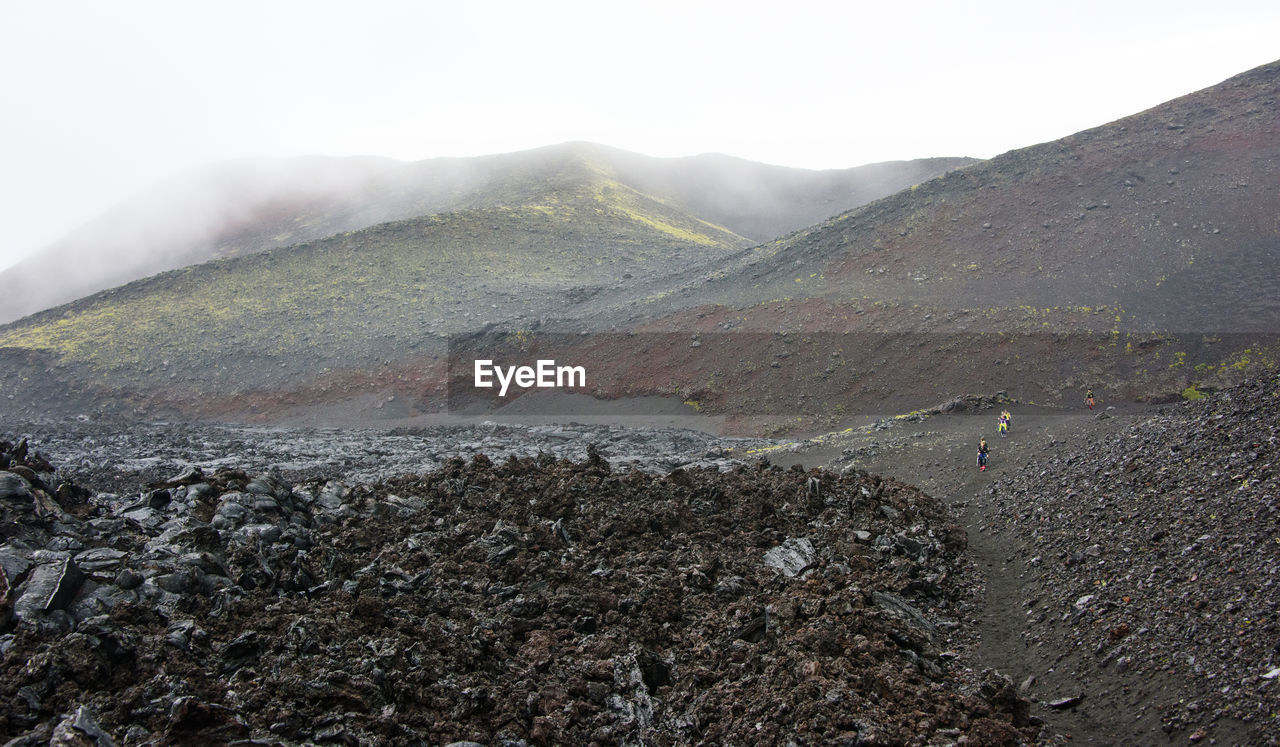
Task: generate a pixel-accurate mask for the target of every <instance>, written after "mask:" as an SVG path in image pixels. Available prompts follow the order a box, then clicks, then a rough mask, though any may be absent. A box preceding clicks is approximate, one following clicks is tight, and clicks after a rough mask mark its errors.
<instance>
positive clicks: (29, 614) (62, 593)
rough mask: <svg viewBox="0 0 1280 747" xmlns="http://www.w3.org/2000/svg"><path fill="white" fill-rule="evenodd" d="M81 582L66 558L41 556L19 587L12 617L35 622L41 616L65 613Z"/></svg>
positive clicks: (78, 572)
mask: <svg viewBox="0 0 1280 747" xmlns="http://www.w3.org/2000/svg"><path fill="white" fill-rule="evenodd" d="M83 582H84V575H83V574H81V573H80V569H79V568H77V567H76V564H75V563H74V562H73V561H72V560H71V558H70V557H65V556H64V557H62V558H56V557H41V558H37V559H36V563H35V566H34V567H33V568H32V569H31V571H30V573H29V574H28V575H27V579H26V581H24V582H23V583H22V586H21V587H20V588H19V596H18V598H17V601H15V602H14V605H13V612H14V616H15V617H17V618H18V619H19V620H25V621H35V620H36V619H37V618H38V617H39V616H40V615H41V614H43V613H47V612H52V611H54V610H65V609H66V608H67V606H68V605H69V604H70V603H71V600H72V599H74V598H75V595H76V592H78V591H79V590H80V585H81V583H83Z"/></svg>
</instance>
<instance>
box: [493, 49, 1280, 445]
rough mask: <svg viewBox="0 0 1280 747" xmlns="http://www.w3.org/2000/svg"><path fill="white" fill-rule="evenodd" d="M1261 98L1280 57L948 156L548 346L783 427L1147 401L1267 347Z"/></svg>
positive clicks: (1278, 88)
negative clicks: (967, 408)
mask: <svg viewBox="0 0 1280 747" xmlns="http://www.w3.org/2000/svg"><path fill="white" fill-rule="evenodd" d="M1278 96H1280V63H1276V64H1271V65H1266V66H1263V67H1260V68H1258V69H1256V70H1252V71H1249V72H1247V73H1244V74H1242V75H1239V76H1236V77H1234V78H1232V79H1230V80H1227V81H1225V82H1223V83H1221V84H1219V85H1217V86H1213V87H1211V88H1208V89H1205V90H1203V91H1199V92H1196V93H1193V94H1190V95H1188V96H1186V97H1183V98H1180V99H1177V100H1175V101H1171V102H1168V103H1167V104H1164V105H1162V106H1158V107H1155V108H1153V109H1151V110H1148V111H1146V112H1142V113H1139V114H1136V115H1133V116H1131V117H1127V118H1125V119H1122V120H1119V121H1117V122H1113V123H1111V124H1108V125H1104V126H1101V127H1098V128H1095V129H1092V130H1089V131H1086V132H1082V133H1079V134H1076V135H1072V136H1070V137H1067V138H1064V139H1062V140H1060V141H1055V142H1052V143H1045V144H1042V145H1037V146H1033V147H1031V148H1026V149H1023V150H1018V151H1013V152H1010V153H1007V154H1004V155H1002V156H999V157H997V158H994V159H992V160H991V161H988V162H983V163H980V164H975V165H972V166H969V167H966V168H963V169H959V170H954V171H951V172H948V173H947V174H945V175H943V176H941V177H938V178H935V179H932V180H929V181H926V182H923V183H921V184H919V185H918V186H916V187H913V188H911V189H907V190H904V191H902V192H900V193H897V194H894V195H891V196H889V197H886V198H883V199H881V200H878V201H875V202H873V203H870V204H868V205H866V206H863V207H861V208H857V209H855V210H852V211H850V212H847V213H845V214H842V215H840V216H837V217H835V218H832V219H830V220H827V221H824V222H822V223H821V224H818V225H816V226H813V227H811V228H808V229H805V230H802V231H799V232H797V233H795V234H793V235H790V236H787V237H784V238H782V239H779V240H777V241H774V242H770V243H767V244H764V245H760V246H757V247H754V248H751V249H747V250H744V251H741V252H738V253H736V254H734V255H732V256H731V257H729V258H726V259H725V260H724V261H723V262H720V263H718V264H717V265H716V266H715V267H714V268H713V269H712V270H711V271H709V272H707V273H705V274H702V275H699V276H690V277H688V279H687V280H686V281H685V282H683V283H681V284H680V285H679V286H676V287H672V288H667V289H664V290H662V291H661V292H660V293H655V294H654V296H653V300H652V302H651V303H642V304H635V305H633V306H632V307H630V308H628V309H627V310H626V311H628V312H629V315H628V316H627V317H625V320H624V321H623V322H621V324H623V325H625V326H626V327H628V328H630V329H632V330H637V331H641V332H647V333H650V334H651V335H652V340H653V341H654V342H653V344H651V345H647V346H645V350H646V351H647V352H646V353H645V354H641V355H636V354H634V353H632V352H630V351H627V352H619V351H618V346H617V345H616V344H610V343H609V342H608V341H600V342H598V343H594V342H591V341H584V342H579V343H575V342H574V340H573V338H571V337H570V338H564V339H561V340H558V341H557V342H558V344H559V346H560V352H559V354H558V357H559V358H564V359H568V360H575V361H583V362H585V363H584V365H588V370H591V371H593V372H594V376H595V381H596V383H597V384H598V386H599V388H600V389H601V390H602V391H605V392H620V393H630V394H640V393H658V392H671V391H678V392H680V394H681V396H682V398H684V399H687V400H689V401H691V402H696V403H697V405H698V407H699V408H701V409H702V410H704V411H711V412H720V413H736V414H741V415H761V416H769V418H771V419H772V420H773V421H775V422H781V423H787V422H789V423H790V425H788V426H787V427H789V428H794V427H797V426H796V424H797V423H800V424H801V425H800V427H805V424H810V425H825V426H834V425H836V424H837V423H839V422H841V421H842V419H843V418H846V417H849V416H852V415H854V414H859V413H861V414H871V415H876V416H885V415H892V414H894V413H901V412H907V411H911V410H914V409H918V408H920V407H922V406H929V405H934V404H937V403H940V402H944V401H947V400H948V399H951V398H953V397H955V396H956V395H958V394H963V393H985V394H992V393H994V392H996V391H1001V390H1003V391H1008V392H1009V393H1010V394H1011V396H1013V397H1015V398H1018V399H1022V400H1024V401H1028V400H1030V401H1036V402H1040V403H1050V404H1074V403H1076V402H1079V401H1081V400H1083V398H1084V393H1085V391H1086V390H1088V389H1090V388H1094V389H1096V390H1097V393H1098V394H1099V396H1101V397H1102V398H1103V400H1104V401H1111V400H1114V399H1117V398H1119V399H1144V400H1149V399H1167V398H1171V397H1177V396H1178V395H1179V393H1181V392H1182V391H1183V390H1184V389H1187V388H1188V387H1189V386H1191V385H1193V384H1197V383H1206V382H1207V383H1210V384H1217V383H1221V382H1224V381H1227V382H1229V381H1231V380H1233V379H1235V378H1238V377H1240V376H1242V375H1245V374H1246V373H1247V372H1249V371H1251V370H1255V369H1258V368H1274V367H1276V366H1277V362H1278V361H1280V271H1278V270H1280V193H1278V191H1277V185H1280V117H1278V116H1277V114H1280V112H1278V111H1277V106H1276V101H1277V100H1280V99H1278ZM606 311H607V310H605V309H603V308H600V309H597V318H609V317H608V315H607V313H606ZM612 323H613V324H619V322H618V321H613V322H612ZM659 341H660V342H659ZM691 341H693V342H696V343H697V344H696V345H694V344H693V342H691ZM497 344H498V343H495V345H497ZM486 355H487V352H486ZM1190 391H1191V392H1192V393H1194V391H1195V390H1194V389H1192V390H1190ZM1191 396H1193V394H1192V395H1191ZM795 415H800V416H802V420H801V421H797V420H796V419H795V417H790V420H789V421H788V416H795ZM752 427H756V426H752Z"/></svg>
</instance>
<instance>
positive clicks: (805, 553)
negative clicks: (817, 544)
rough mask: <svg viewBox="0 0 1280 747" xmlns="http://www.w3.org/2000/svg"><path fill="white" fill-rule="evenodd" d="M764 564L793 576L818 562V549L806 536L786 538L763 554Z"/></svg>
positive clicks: (788, 576) (790, 576)
mask: <svg viewBox="0 0 1280 747" xmlns="http://www.w3.org/2000/svg"><path fill="white" fill-rule="evenodd" d="M764 564H765V565H767V566H769V567H770V568H775V569H777V570H779V571H781V572H782V575H784V576H786V577H787V578H795V577H796V576H799V575H801V574H803V573H804V572H805V571H807V570H809V569H810V568H813V567H814V566H816V565H817V564H818V551H817V550H816V549H814V547H813V543H812V542H810V541H809V540H808V539H807V538H804V537H801V538H794V537H792V538H788V539H786V540H785V541H784V542H783V543H782V544H781V545H779V546H778V547H775V548H773V549H771V550H769V551H768V552H766V553H765V554H764Z"/></svg>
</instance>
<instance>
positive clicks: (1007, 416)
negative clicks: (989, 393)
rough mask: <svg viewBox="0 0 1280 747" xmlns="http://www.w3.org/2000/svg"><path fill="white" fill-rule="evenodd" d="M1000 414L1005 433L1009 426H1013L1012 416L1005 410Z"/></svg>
mask: <svg viewBox="0 0 1280 747" xmlns="http://www.w3.org/2000/svg"><path fill="white" fill-rule="evenodd" d="M1000 414H1001V415H1003V416H1004V429H1005V430H1006V431H1007V430H1009V426H1010V425H1012V424H1013V415H1012V414H1011V413H1010V412H1009V411H1008V410H1005V411H1004V412H1002V413H1000Z"/></svg>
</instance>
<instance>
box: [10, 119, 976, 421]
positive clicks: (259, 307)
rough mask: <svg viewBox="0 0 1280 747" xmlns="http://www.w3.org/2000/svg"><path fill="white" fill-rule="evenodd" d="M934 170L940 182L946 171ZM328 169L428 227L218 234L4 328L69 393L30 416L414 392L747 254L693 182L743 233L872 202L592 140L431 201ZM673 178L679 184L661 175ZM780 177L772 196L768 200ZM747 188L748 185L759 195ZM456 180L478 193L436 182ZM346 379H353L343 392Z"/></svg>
mask: <svg viewBox="0 0 1280 747" xmlns="http://www.w3.org/2000/svg"><path fill="white" fill-rule="evenodd" d="M930 163H931V164H932V166H931V167H930V168H936V169H941V168H944V167H945V166H947V165H949V164H952V163H954V161H948V160H945V159H939V160H934V161H931V162H930ZM328 165H329V166H333V167H334V173H335V174H336V176H334V177H333V178H332V179H330V180H329V183H330V184H338V185H349V184H350V183H351V182H352V180H353V179H355V178H356V176H353V174H355V175H358V176H359V175H362V176H360V178H364V179H366V184H373V183H377V184H380V185H382V186H381V187H379V189H378V190H374V189H373V188H371V187H370V188H367V189H365V190H364V191H363V192H362V194H379V195H383V197H381V198H379V199H377V200H374V201H373V202H374V203H375V204H376V205H377V207H378V209H379V210H381V211H383V216H382V217H385V216H386V215H387V214H394V213H396V212H409V213H418V214H416V215H414V216H413V217H409V218H403V219H399V220H392V221H386V222H381V223H376V224H375V225H372V226H370V227H366V228H363V229H359V230H355V231H347V232H337V233H332V234H331V235H327V236H326V237H324V238H320V239H316V240H313V241H307V242H303V243H298V244H292V245H289V246H285V247H276V248H268V249H266V250H257V251H253V252H250V251H248V250H242V249H241V248H240V247H241V244H235V243H233V242H232V241H231V240H230V239H229V238H227V236H228V234H224V235H223V239H225V240H224V241H223V242H222V243H221V244H218V246H219V247H220V249H219V251H220V252H222V253H224V254H227V255H229V256H227V257H224V258H220V259H216V260H211V261H208V262H204V263H202V264H198V265H190V266H186V267H184V268H181V269H175V270H171V271H168V272H165V273H161V274H159V275H155V276H152V277H150V278H146V279H143V280H138V281H134V282H132V283H129V284H127V285H125V286H122V287H119V288H115V289H113V290H109V291H103V292H99V293H98V294H95V295H93V296H90V297H87V298H84V299H80V300H78V301H75V302H72V303H70V304H66V305H64V306H61V307H57V308H54V309H50V310H47V311H44V312H40V313H37V314H34V315H32V316H29V317H27V318H25V319H23V320H21V321H19V322H16V323H13V324H10V325H8V326H7V327H5V328H3V331H2V332H0V347H3V348H7V349H8V355H9V357H10V359H11V360H13V361H18V362H19V367H18V370H20V371H26V370H27V369H28V368H29V367H31V366H34V367H36V368H45V369H47V371H48V372H51V373H50V375H52V376H54V377H58V376H66V377H68V378H67V382H66V384H65V386H60V387H55V388H54V389H53V390H49V391H44V390H38V391H35V392H34V393H33V394H31V401H26V402H25V403H24V404H23V406H24V407H30V408H35V409H37V410H38V409H40V408H41V407H43V406H44V405H45V404H48V403H50V401H51V400H58V401H60V402H63V403H64V404H67V406H68V407H72V408H73V409H81V408H82V406H83V405H85V404H86V401H82V400H81V399H80V398H78V397H73V396H72V393H73V392H83V391H84V390H85V388H86V387H85V382H93V383H92V390H93V391H94V392H97V393H98V395H99V396H100V397H106V398H109V399H111V400H112V402H113V406H121V405H122V404H124V403H128V402H133V401H135V400H137V399H139V398H142V399H145V400H146V401H147V402H149V403H151V404H152V405H155V404H157V403H160V404H165V405H171V406H173V407H177V408H179V409H182V410H184V411H188V412H189V411H191V409H192V408H193V407H203V406H204V405H198V404H196V403H197V402H210V403H214V404H210V405H209V407H210V408H214V409H216V408H217V406H218V405H217V404H216V402H217V398H218V397H221V398H224V399H225V400H228V401H239V400H241V399H243V398H244V397H245V396H246V395H247V394H248V393H252V392H291V391H296V390H298V389H300V388H303V387H313V388H317V389H318V390H319V391H320V392H321V394H320V395H317V396H320V397H322V398H323V397H328V396H332V395H331V394H330V393H331V392H333V391H340V392H347V391H350V390H352V389H353V388H354V389H355V390H363V389H365V388H368V387H375V388H381V387H385V386H398V387H411V386H419V385H420V382H422V381H423V380H424V379H425V378H429V374H427V373H424V372H423V371H422V370H420V369H421V368H422V366H425V365H429V361H431V360H434V359H435V358H436V357H438V356H439V355H440V353H441V351H442V350H443V349H444V346H445V342H446V339H447V336H449V335H454V334H459V333H466V332H470V331H473V330H475V329H478V328H481V327H484V326H486V325H491V324H496V323H499V322H501V323H503V324H505V325H523V326H527V327H530V328H532V327H536V326H538V324H540V323H541V320H544V319H549V318H552V317H555V316H559V315H562V314H563V313H564V312H565V311H566V310H572V309H575V308H578V307H580V306H583V305H584V304H586V303H587V302H589V301H591V300H592V299H595V300H596V302H597V303H599V302H601V301H607V302H608V303H611V304H631V303H632V302H641V301H643V298H644V297H645V296H646V295H651V296H653V297H655V298H661V297H662V289H664V288H666V287H669V286H670V285H671V284H672V283H674V282H677V281H676V280H675V279H678V278H682V277H684V276H695V275H698V274H699V273H700V272H701V271H702V270H704V269H707V268H710V267H714V266H716V265H718V264H719V263H721V262H723V261H725V260H727V259H728V258H730V257H731V256H732V255H733V254H735V253H736V252H738V251H741V250H742V249H743V248H745V247H749V246H751V245H752V244H753V243H754V242H753V241H752V240H750V239H748V238H746V237H744V236H742V235H740V234H738V233H737V232H736V231H735V230H734V228H732V227H726V226H724V225H718V224H716V223H714V222H712V221H710V220H708V219H705V218H704V217H702V216H700V215H699V214H698V212H696V209H697V208H696V206H695V207H689V206H687V205H684V204H682V203H681V202H680V201H679V200H678V199H677V197H678V195H676V194H675V193H677V192H680V190H682V189H683V190H685V192H686V193H688V194H689V195H690V196H691V197H696V196H697V194H698V191H697V190H690V188H689V186H688V185H689V184H691V183H692V184H698V185H708V186H707V188H708V189H710V186H709V185H717V184H718V185H720V186H722V187H723V189H722V190H721V192H722V193H723V194H730V193H734V194H739V195H742V198H741V200H742V201H741V202H740V203H739V204H736V205H730V204H728V202H726V200H725V198H724V197H723V195H721V196H719V197H714V198H700V199H703V202H704V203H706V204H712V203H715V204H717V205H719V207H718V208H715V209H709V210H708V212H709V213H711V214H713V215H715V216H716V217H717V218H719V219H721V220H724V221H726V222H727V223H729V224H731V226H733V227H736V228H739V229H741V230H746V231H750V230H760V229H761V227H762V226H773V227H774V228H773V229H770V230H777V228H776V227H778V226H785V225H790V224H794V223H795V222H797V221H798V220H805V219H806V218H803V215H804V214H805V211H809V212H812V211H813V210H814V209H815V208H814V207H813V206H812V205H810V204H809V203H810V202H812V201H814V199H816V198H814V197H812V195H814V194H823V195H826V196H827V198H829V199H832V200H836V199H851V195H854V196H856V195H859V194H863V192H860V191H859V190H865V189H868V187H866V186H865V185H862V186H857V185H861V184H862V182H863V181H864V180H862V179H860V178H858V177H857V172H858V170H851V171H850V172H847V173H843V172H842V173H840V174H830V173H822V172H812V173H811V175H810V178H809V179H808V182H809V186H805V182H806V179H805V177H804V173H803V172H798V171H796V170H793V169H779V168H776V167H768V166H761V165H750V164H747V163H746V162H742V161H737V160H735V159H726V158H722V157H703V158H697V159H675V160H673V161H663V160H660V159H648V158H644V157H641V156H635V155H634V154H626V153H623V152H621V151H615V150H612V149H607V148H602V147H600V146H592V145H583V144H570V145H566V146H557V147H553V148H548V149H542V150H539V151H531V152H526V153H519V154H511V155H506V156H495V157H491V158H484V159H476V160H475V161H474V162H470V163H467V164H462V163H461V162H451V164H450V168H452V169H453V172H452V175H451V177H450V178H449V179H447V180H443V181H439V182H436V183H435V184H436V187H433V189H432V190H426V192H429V193H430V195H431V200H426V199H425V198H422V197H421V195H422V194H424V192H423V191H422V190H419V191H416V192H412V195H410V191H405V190H402V191H400V192H397V191H395V190H394V189H391V188H390V187H387V186H386V185H387V183H388V182H387V178H386V176H385V173H386V172H385V167H386V164H379V163H375V164H367V163H365V164H351V163H347V164H339V165H335V164H332V163H329V164H328ZM438 166H439V164H433V165H432V168H435V169H436V171H433V172H432V173H436V174H437V175H438V168H437V167H438ZM464 166H465V168H464ZM665 168H672V169H676V170H678V172H679V173H678V176H670V175H665V174H664V169H665ZM922 168H925V167H922V166H921V165H920V164H908V165H906V166H905V167H904V168H903V169H901V171H900V176H899V178H900V179H903V180H906V179H911V178H916V177H917V176H918V175H920V174H921V173H922V172H921V169H922ZM370 169H372V170H374V171H377V170H379V169H384V170H383V171H382V172H381V173H382V174H383V176H379V177H377V179H374V178H373V177H369V176H368V174H369V173H370ZM891 171H893V168H892V167H889V166H885V165H880V166H875V167H870V168H869V171H868V173H869V174H870V175H871V177H869V178H868V180H867V181H872V180H878V182H879V183H880V185H881V186H880V188H881V189H889V188H891V187H888V186H885V182H884V180H886V179H888V176H887V175H886V174H887V173H888V172H891ZM464 172H465V173H464ZM923 173H926V174H927V173H928V168H925V171H924V172H923ZM770 174H774V175H775V176H777V180H776V181H777V186H773V187H770V186H769V175H770ZM747 177H750V178H751V179H753V180H754V181H752V182H751V183H750V184H749V185H748V183H747V182H748V179H747ZM379 180H381V181H379ZM624 180H627V181H624ZM632 180H634V182H635V183H637V184H640V185H641V186H643V187H645V188H647V189H652V190H654V192H655V193H656V194H654V193H649V192H645V191H643V190H641V189H638V188H636V187H633V186H631V184H629V183H628V181H632ZM446 182H447V183H448V184H450V185H457V184H463V183H465V184H466V185H467V186H466V188H465V189H453V188H452V187H451V188H450V189H446V188H444V187H440V186H439V184H443V183H446ZM415 183H425V180H422V179H419V180H417V181H416V182H415ZM664 185H666V186H664ZM851 185H854V186H851ZM748 186H749V187H750V189H749V190H748V189H747V187H748ZM451 190H452V191H451ZM340 191H341V190H338V189H337V188H334V189H333V190H330V192H332V193H337V192H340ZM344 194H346V193H344ZM397 195H399V196H397ZM787 195H790V197H789V198H788V197H787ZM411 197H412V199H411ZM362 199H363V198H362ZM414 200H418V201H417V202H414ZM788 200H789V201H788ZM428 202H429V203H430V204H428ZM308 205H309V207H308V208H307V210H310V211H311V212H307V213H306V215H308V216H310V217H309V218H308V219H307V220H306V221H299V222H300V223H305V224H306V225H307V226H309V227H310V228H308V229H307V230H313V231H322V232H331V231H336V230H338V229H337V226H338V225H339V224H337V223H335V222H333V220H336V219H333V220H329V222H324V221H322V220H320V217H322V216H339V215H341V216H349V215H351V214H352V211H351V210H349V209H344V210H330V209H328V208H326V207H325V205H331V203H322V201H320V202H313V203H308ZM317 206H319V207H317ZM431 210H436V211H438V212H434V213H432V212H430V211H431ZM302 212H304V211H303V210H302V209H301V208H297V209H295V210H294V212H293V213H281V214H279V215H274V216H273V217H272V218H271V220H266V219H262V220H259V221H257V222H252V221H251V222H249V223H248V224H247V225H251V226H252V228H253V231H248V230H247V229H246V230H242V231H240V232H239V233H238V234H236V236H237V237H239V239H238V240H242V241H247V239H245V238H244V237H246V236H252V237H257V240H258V241H259V243H258V244H254V243H252V242H249V243H247V244H244V246H260V245H261V243H262V241H265V239H263V237H265V236H269V235H279V233H280V232H281V231H282V230H283V228H282V226H283V225H285V224H290V223H292V222H293V221H294V218H289V217H288V216H289V215H290V214H292V215H294V216H295V217H296V216H297V215H298V214H301V213H302ZM797 214H799V215H800V216H801V217H799V218H797V217H796V215H797ZM321 225H323V227H322V228H316V227H317V226H321ZM299 230H301V229H299ZM628 299H629V300H628ZM650 300H652V299H650ZM584 308H589V307H584ZM32 356H35V357H34V358H32ZM406 361H408V362H409V363H406ZM393 364H394V365H395V366H398V367H400V369H401V370H396V371H393V369H392V367H393ZM405 366H411V367H412V368H413V369H414V370H413V371H411V372H405V371H404V370H403V368H404V367H405ZM342 377H355V379H356V380H357V381H356V383H354V384H353V383H351V382H350V381H346V380H343V381H341V382H340V383H339V384H334V383H333V381H332V380H333V379H334V378H342ZM384 377H385V380H383V379H384ZM36 378H37V379H41V380H43V379H45V378H47V377H46V376H40V377H36ZM31 380H32V377H30V376H27V375H25V374H21V375H19V376H18V379H17V380H15V381H12V382H9V383H10V384H11V386H13V387H15V390H16V391H29V387H30V386H32V384H31ZM55 391H56V392H57V393H56V394H55V393H54V392H55ZM68 398H70V399H68ZM20 401H22V400H20ZM71 403H73V404H71Z"/></svg>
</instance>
